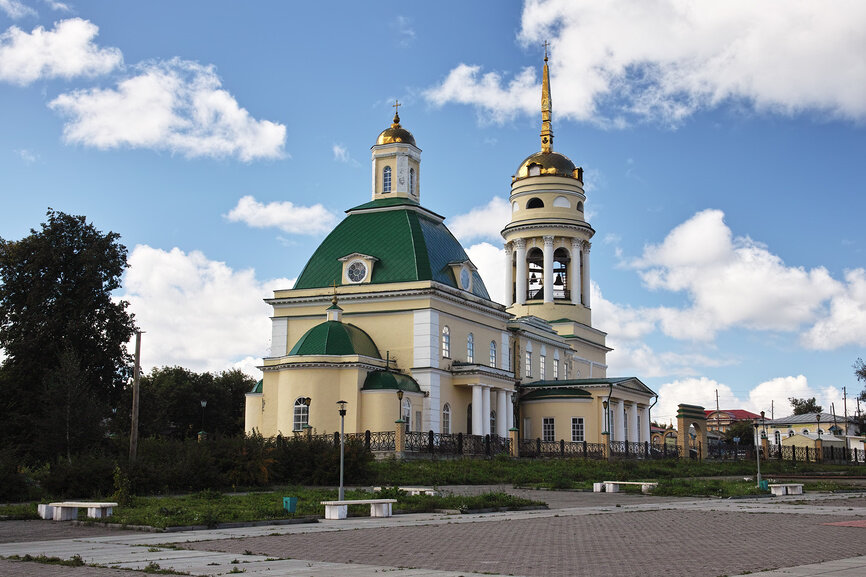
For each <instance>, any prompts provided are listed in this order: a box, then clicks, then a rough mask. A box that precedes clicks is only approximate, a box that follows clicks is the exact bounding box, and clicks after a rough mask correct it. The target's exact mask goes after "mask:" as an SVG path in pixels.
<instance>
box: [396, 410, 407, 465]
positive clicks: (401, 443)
mask: <svg viewBox="0 0 866 577" xmlns="http://www.w3.org/2000/svg"><path fill="white" fill-rule="evenodd" d="M394 424H395V425H397V428H396V430H395V431H394V456H395V457H397V458H398V459H402V458H403V452H404V451H405V450H406V421H404V420H403V419H397V420H396V421H394Z"/></svg>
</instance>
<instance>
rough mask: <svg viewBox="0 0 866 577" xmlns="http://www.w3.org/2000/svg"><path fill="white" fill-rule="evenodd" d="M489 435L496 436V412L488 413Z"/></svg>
mask: <svg viewBox="0 0 866 577" xmlns="http://www.w3.org/2000/svg"><path fill="white" fill-rule="evenodd" d="M490 434H491V435H495V434H496V411H490Z"/></svg>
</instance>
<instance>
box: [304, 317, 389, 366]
mask: <svg viewBox="0 0 866 577" xmlns="http://www.w3.org/2000/svg"><path fill="white" fill-rule="evenodd" d="M299 355H364V356H365V357H373V358H375V359H381V358H382V357H381V356H380V355H379V349H378V347H376V343H374V342H373V339H371V338H370V335H368V334H367V333H365V332H364V331H363V330H361V329H359V328H358V327H356V326H355V325H352V324H347V323H341V322H340V321H325V322H323V323H322V324H320V325H316V326H314V327H313V328H311V329H310V330H308V331H307V332H306V333H304V336H302V337H301V338H300V339H298V342H297V343H295V346H293V347H292V350H291V351H289V356H299Z"/></svg>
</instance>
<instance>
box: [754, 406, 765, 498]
mask: <svg viewBox="0 0 866 577" xmlns="http://www.w3.org/2000/svg"><path fill="white" fill-rule="evenodd" d="M763 420H764V411H761V421H763ZM758 427H759V425H758V423H757V422H755V457H756V458H757V460H758V488H759V489H760V488H761V450H762V449H763V447H762V446H761V445H760V444H759V443H760V441H761V439H760V435H759V434H758Z"/></svg>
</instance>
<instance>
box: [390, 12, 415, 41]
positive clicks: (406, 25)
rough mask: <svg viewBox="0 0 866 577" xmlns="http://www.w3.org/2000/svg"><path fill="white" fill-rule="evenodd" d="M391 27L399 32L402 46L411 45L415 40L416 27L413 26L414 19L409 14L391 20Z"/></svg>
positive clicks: (398, 36)
mask: <svg viewBox="0 0 866 577" xmlns="http://www.w3.org/2000/svg"><path fill="white" fill-rule="evenodd" d="M391 28H392V29H393V30H394V31H395V32H396V33H397V35H396V36H397V39H398V41H399V43H400V45H401V46H409V45H410V44H412V41H414V40H415V28H414V27H413V26H412V19H411V18H409V17H408V16H396V17H395V18H394V19H393V20H392V21H391Z"/></svg>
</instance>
